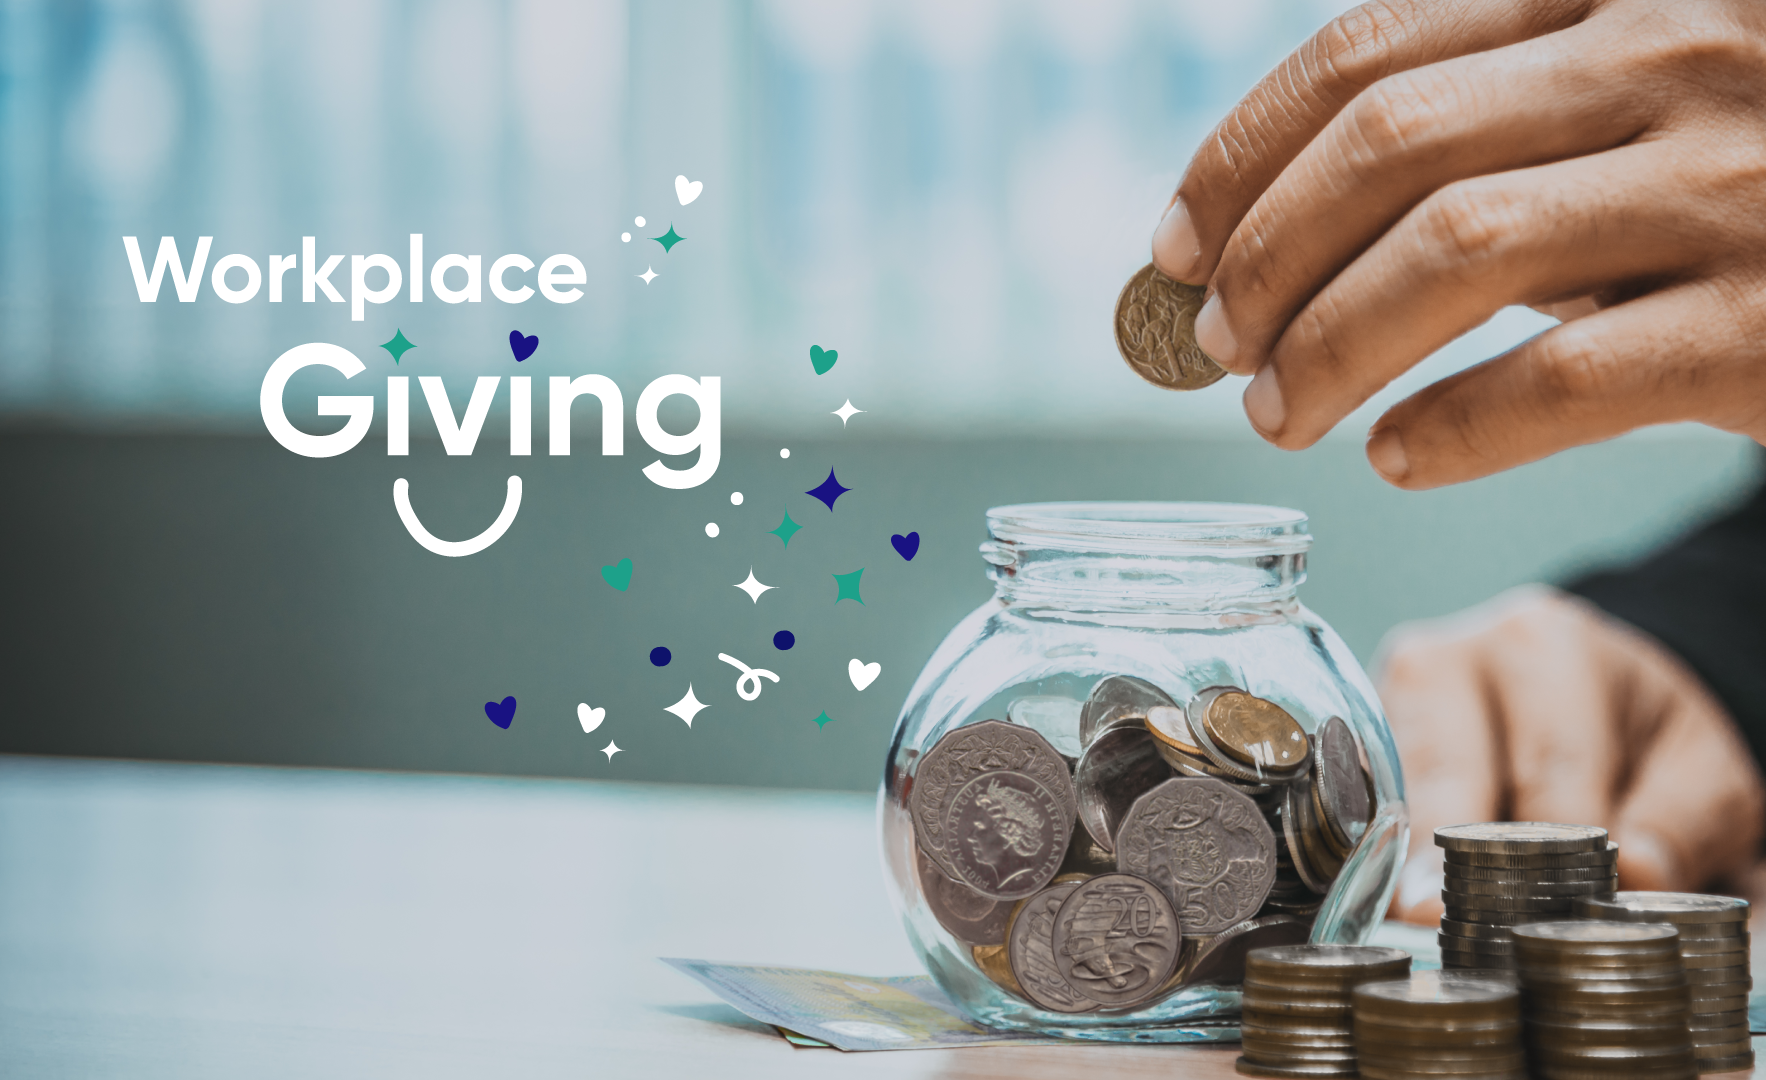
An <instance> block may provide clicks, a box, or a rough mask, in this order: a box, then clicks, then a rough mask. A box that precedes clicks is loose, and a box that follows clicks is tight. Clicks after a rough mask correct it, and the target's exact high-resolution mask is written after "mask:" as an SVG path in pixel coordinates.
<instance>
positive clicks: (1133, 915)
mask: <svg viewBox="0 0 1766 1080" xmlns="http://www.w3.org/2000/svg"><path fill="white" fill-rule="evenodd" d="M1051 944H1052V945H1053V946H1054V950H1055V966H1056V967H1058V968H1059V969H1060V970H1061V975H1062V977H1063V978H1065V979H1066V980H1067V985H1069V986H1071V987H1073V988H1074V989H1075V990H1078V991H1079V992H1080V993H1081V994H1084V995H1085V996H1086V997H1088V998H1090V999H1092V1000H1093V1001H1095V1002H1097V1003H1098V1004H1100V1005H1105V1006H1109V1007H1111V1008H1131V1007H1133V1006H1135V1005H1138V1004H1140V1003H1141V1002H1143V1001H1145V1000H1146V999H1147V998H1150V997H1152V996H1153V995H1154V994H1157V993H1158V992H1159V991H1160V989H1161V988H1163V987H1164V986H1165V984H1166V982H1167V981H1169V980H1170V978H1171V975H1172V973H1173V972H1174V971H1176V970H1177V962H1178V958H1179V955H1180V952H1181V949H1182V946H1183V933H1182V932H1181V931H1180V930H1179V929H1178V925H1177V913H1176V912H1175V911H1173V910H1172V909H1171V902H1170V901H1169V900H1167V899H1166V898H1165V894H1164V893H1162V892H1160V891H1159V888H1158V886H1156V885H1154V884H1153V883H1152V882H1150V881H1148V880H1146V879H1145V878H1138V877H1135V876H1134V875H1133V874H1104V875H1102V876H1100V877H1095V878H1092V879H1091V880H1090V881H1086V882H1083V883H1081V884H1080V886H1079V887H1078V888H1077V889H1074V890H1073V892H1071V893H1070V894H1068V896H1067V899H1066V900H1063V901H1062V902H1061V910H1060V911H1059V912H1057V913H1056V915H1055V932H1054V937H1053V938H1052V939H1051Z"/></svg>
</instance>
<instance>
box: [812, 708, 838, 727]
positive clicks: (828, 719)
mask: <svg viewBox="0 0 1766 1080" xmlns="http://www.w3.org/2000/svg"><path fill="white" fill-rule="evenodd" d="M815 720H816V727H818V728H825V727H827V726H828V725H829V724H832V723H833V722H834V718H833V717H832V716H829V715H828V710H826V709H823V710H822V715H820V716H818V717H816V718H815Z"/></svg>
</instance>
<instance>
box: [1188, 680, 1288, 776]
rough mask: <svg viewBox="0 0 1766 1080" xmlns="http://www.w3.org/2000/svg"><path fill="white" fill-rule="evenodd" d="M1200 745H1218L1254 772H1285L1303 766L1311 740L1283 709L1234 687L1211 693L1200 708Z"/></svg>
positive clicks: (1223, 751) (1215, 746)
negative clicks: (1308, 739)
mask: <svg viewBox="0 0 1766 1080" xmlns="http://www.w3.org/2000/svg"><path fill="white" fill-rule="evenodd" d="M1201 721H1202V724H1201V728H1200V730H1199V731H1197V735H1198V737H1199V738H1200V739H1201V741H1202V747H1203V749H1204V750H1207V749H1218V750H1219V751H1220V752H1221V753H1223V754H1225V755H1226V756H1227V757H1229V758H1231V759H1232V760H1233V761H1235V762H1237V763H1238V764H1240V765H1244V766H1250V767H1251V768H1252V769H1254V770H1255V771H1256V772H1257V773H1258V774H1260V777H1259V778H1261V774H1265V773H1268V774H1276V775H1287V774H1292V773H1294V772H1297V771H1298V770H1300V769H1301V768H1304V767H1305V766H1306V765H1307V764H1308V763H1309V761H1310V758H1311V752H1312V751H1311V744H1310V743H1309V742H1308V741H1307V739H1306V731H1305V729H1303V728H1301V726H1300V725H1299V723H1297V722H1296V721H1295V720H1294V718H1293V717H1292V716H1289V715H1288V712H1287V710H1286V709H1283V708H1282V707H1281V706H1280V705H1277V704H1276V703H1275V702H1273V701H1266V700H1264V699H1263V698H1260V697H1256V696H1254V695H1252V694H1248V693H1246V692H1244V691H1243V690H1238V689H1223V690H1220V691H1219V692H1217V693H1213V694H1212V696H1211V697H1210V698H1209V699H1208V700H1207V702H1206V704H1205V705H1204V706H1203V708H1202V709H1201Z"/></svg>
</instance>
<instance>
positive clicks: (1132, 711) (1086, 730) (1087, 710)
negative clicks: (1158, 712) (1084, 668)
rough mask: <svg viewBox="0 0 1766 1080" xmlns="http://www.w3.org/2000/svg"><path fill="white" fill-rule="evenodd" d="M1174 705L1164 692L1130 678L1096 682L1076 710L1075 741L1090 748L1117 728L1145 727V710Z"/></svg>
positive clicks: (1131, 676) (1112, 676) (1115, 678)
mask: <svg viewBox="0 0 1766 1080" xmlns="http://www.w3.org/2000/svg"><path fill="white" fill-rule="evenodd" d="M1176 704H1177V702H1175V701H1172V700H1171V696H1170V695H1169V694H1167V693H1166V692H1165V691H1163V690H1161V689H1159V688H1158V687H1157V686H1154V685H1153V684H1152V683H1150V682H1148V681H1147V680H1145V679H1137V678H1135V677H1134V676H1133V675H1111V676H1109V677H1107V678H1103V679H1099V680H1098V684H1097V685H1096V686H1094V687H1092V688H1091V696H1090V697H1088V698H1086V699H1085V704H1084V705H1083V706H1081V707H1080V710H1079V741H1080V743H1081V744H1082V745H1084V746H1090V745H1091V741H1092V740H1093V739H1095V738H1097V737H1098V736H1099V735H1102V734H1103V733H1104V732H1105V730H1107V729H1109V728H1112V727H1115V726H1116V725H1117V724H1120V723H1124V722H1127V721H1136V720H1138V721H1141V722H1142V723H1145V722H1146V719H1147V710H1148V709H1151V708H1153V707H1154V706H1157V705H1176Z"/></svg>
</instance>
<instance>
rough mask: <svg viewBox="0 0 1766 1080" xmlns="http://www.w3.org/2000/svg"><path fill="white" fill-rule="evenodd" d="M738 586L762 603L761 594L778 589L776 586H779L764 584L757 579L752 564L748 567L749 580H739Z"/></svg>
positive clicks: (749, 597) (756, 601) (752, 598)
mask: <svg viewBox="0 0 1766 1080" xmlns="http://www.w3.org/2000/svg"><path fill="white" fill-rule="evenodd" d="M736 588H738V589H741V590H742V591H743V592H745V593H747V594H748V599H750V600H752V601H754V602H755V603H757V604H758V603H760V594H761V593H763V592H766V591H768V590H769V589H776V588H778V586H777V585H762V584H761V583H760V582H759V581H757V580H755V577H754V567H752V566H750V567H749V568H748V580H747V581H741V582H737V583H736Z"/></svg>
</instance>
